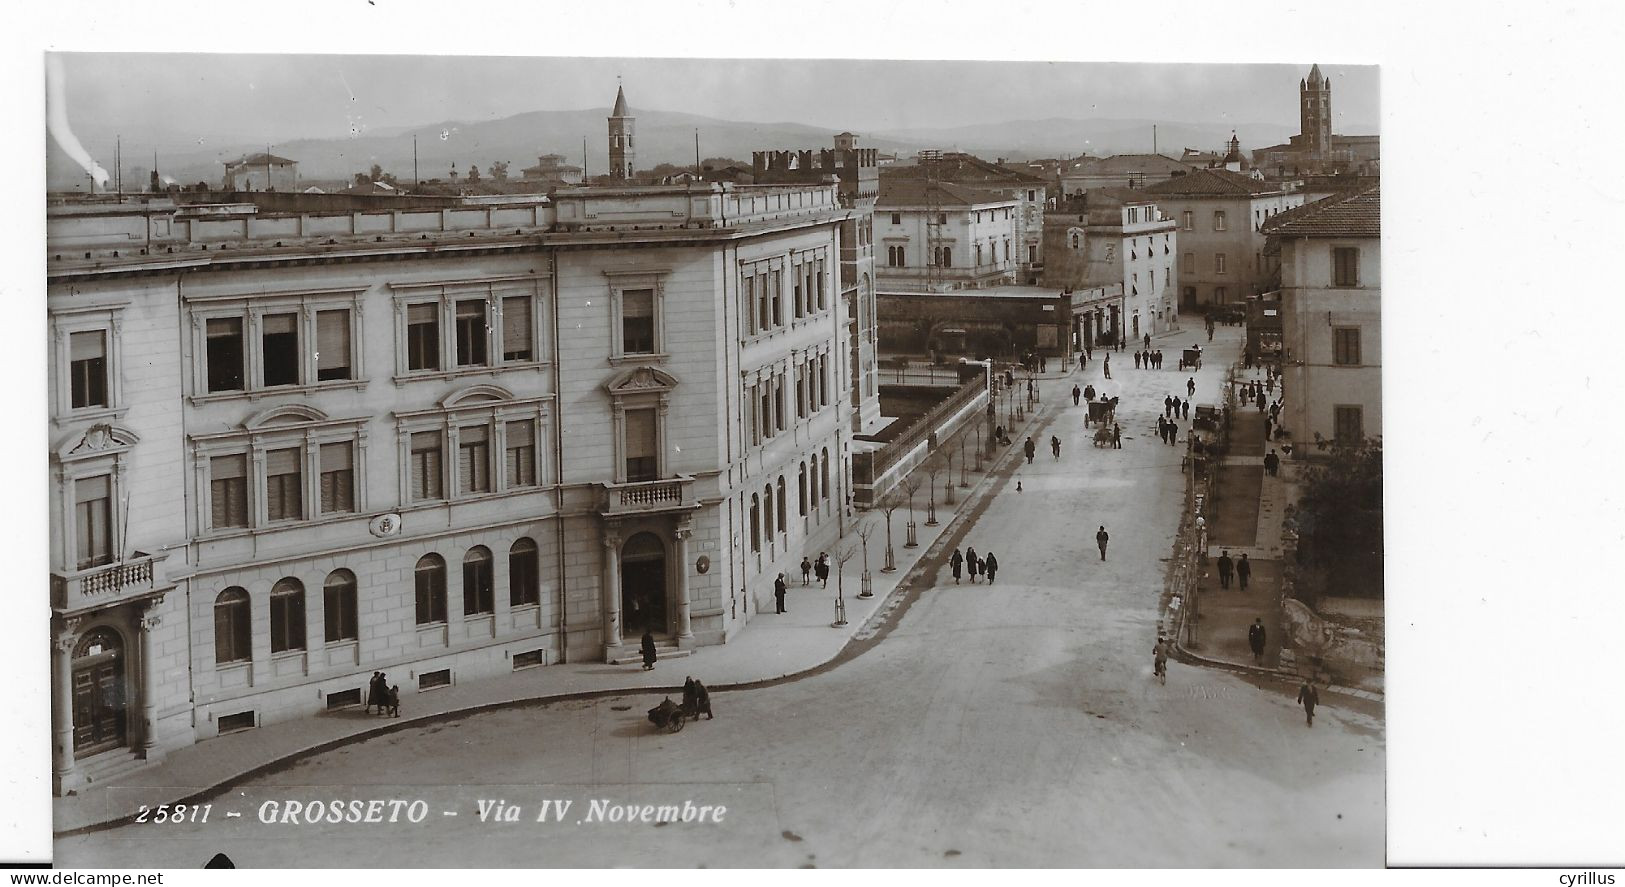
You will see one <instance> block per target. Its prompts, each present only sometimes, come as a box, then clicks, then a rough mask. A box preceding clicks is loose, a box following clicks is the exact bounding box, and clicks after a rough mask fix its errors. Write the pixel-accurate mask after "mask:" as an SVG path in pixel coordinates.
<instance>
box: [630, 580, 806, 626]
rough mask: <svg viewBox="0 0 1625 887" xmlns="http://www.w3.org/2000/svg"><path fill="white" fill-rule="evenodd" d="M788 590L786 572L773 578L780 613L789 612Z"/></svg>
mask: <svg viewBox="0 0 1625 887" xmlns="http://www.w3.org/2000/svg"><path fill="white" fill-rule="evenodd" d="M787 590H788V589H787V588H786V587H785V585H784V574H783V573H780V574H779V578H777V579H774V580H773V602H774V603H775V604H777V605H778V611H777V612H779V613H785V612H788V611H787V610H785V609H784V593H785V591H787ZM645 637H647V635H645Z"/></svg>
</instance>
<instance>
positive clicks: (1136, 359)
mask: <svg viewBox="0 0 1625 887" xmlns="http://www.w3.org/2000/svg"><path fill="white" fill-rule="evenodd" d="M1148 366H1149V364H1148ZM1134 368H1135V369H1139V368H1140V352H1138V351H1136V352H1134Z"/></svg>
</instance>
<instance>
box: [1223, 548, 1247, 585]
mask: <svg viewBox="0 0 1625 887" xmlns="http://www.w3.org/2000/svg"><path fill="white" fill-rule="evenodd" d="M1232 575H1233V576H1235V578H1236V581H1237V582H1238V583H1239V584H1240V585H1241V590H1242V591H1246V590H1247V580H1249V579H1251V578H1252V576H1253V563H1252V561H1249V560H1247V553H1246V552H1245V551H1244V552H1242V553H1241V560H1239V561H1232V560H1231V559H1230V550H1229V549H1228V548H1227V549H1224V550H1223V551H1221V552H1219V588H1221V589H1228V588H1229V587H1230V577H1231V576H1232Z"/></svg>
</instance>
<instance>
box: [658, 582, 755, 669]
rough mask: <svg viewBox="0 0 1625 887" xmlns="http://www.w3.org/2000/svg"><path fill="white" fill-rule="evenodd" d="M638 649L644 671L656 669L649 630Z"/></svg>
mask: <svg viewBox="0 0 1625 887" xmlns="http://www.w3.org/2000/svg"><path fill="white" fill-rule="evenodd" d="M779 587H780V588H783V587H784V574H783V573H780V574H779ZM779 600H781V601H782V600H784V592H782V591H781V592H779ZM779 612H780V613H783V612H784V610H783V609H782V608H781V609H780V610H779ZM638 647H639V648H640V649H642V650H643V670H644V671H649V670H650V669H653V668H654V667H655V660H656V659H658V658H659V656H658V655H657V654H656V653H655V636H654V635H653V634H652V633H651V632H650V631H649V630H648V629H644V630H643V640H642V642H640V643H639V644H638Z"/></svg>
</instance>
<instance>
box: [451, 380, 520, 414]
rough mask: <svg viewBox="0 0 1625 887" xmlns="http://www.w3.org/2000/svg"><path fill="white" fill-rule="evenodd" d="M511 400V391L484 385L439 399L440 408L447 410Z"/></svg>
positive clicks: (471, 387)
mask: <svg viewBox="0 0 1625 887" xmlns="http://www.w3.org/2000/svg"><path fill="white" fill-rule="evenodd" d="M513 399H514V394H513V392H512V391H509V390H508V389H506V388H503V387H502V386H501V385H491V384H488V383H486V384H480V385H470V386H468V387H467V388H460V389H458V390H456V391H453V392H452V393H451V394H448V395H446V396H445V397H444V398H443V399H441V401H440V406H441V407H442V408H444V409H448V410H449V409H453V408H456V407H471V406H475V405H478V404H483V403H495V402H497V401H504V400H513Z"/></svg>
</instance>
